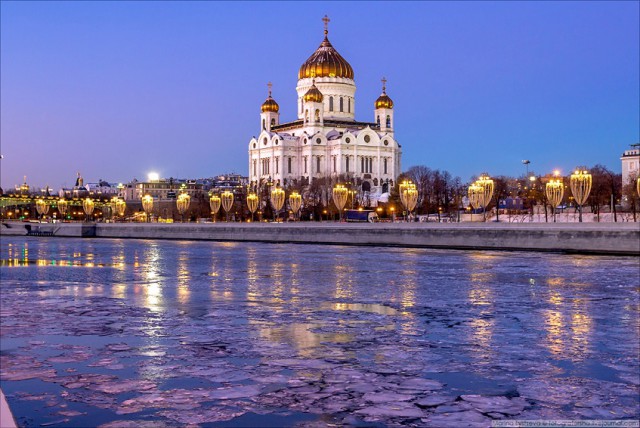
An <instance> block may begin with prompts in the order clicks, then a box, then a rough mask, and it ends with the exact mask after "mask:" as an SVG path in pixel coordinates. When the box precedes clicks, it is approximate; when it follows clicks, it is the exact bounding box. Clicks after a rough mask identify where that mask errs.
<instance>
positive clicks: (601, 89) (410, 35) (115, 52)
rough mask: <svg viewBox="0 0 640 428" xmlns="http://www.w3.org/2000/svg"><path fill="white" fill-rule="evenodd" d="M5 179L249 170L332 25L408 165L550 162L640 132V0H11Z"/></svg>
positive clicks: (118, 178)
mask: <svg viewBox="0 0 640 428" xmlns="http://www.w3.org/2000/svg"><path fill="white" fill-rule="evenodd" d="M0 8H1V21H0V24H1V27H0V31H1V34H0V36H1V45H0V48H1V51H0V55H1V69H0V72H1V75H0V78H1V87H0V89H1V92H0V108H1V114H0V120H1V122H0V125H1V126H0V138H1V140H0V143H1V145H0V150H1V152H2V155H3V157H4V158H3V159H2V160H1V161H0V162H1V164H0V166H1V175H0V176H1V181H0V185H1V186H2V187H3V188H4V189H8V188H12V187H13V186H14V185H16V184H19V183H21V182H22V177H23V176H24V175H26V176H27V181H28V183H29V184H30V185H32V186H35V187H40V186H45V185H49V186H51V187H52V188H53V189H58V188H59V187H61V186H72V185H73V183H74V180H75V175H76V172H78V171H79V172H81V174H82V175H83V177H84V179H85V182H94V181H97V180H98V179H104V180H108V181H111V182H127V181H130V180H131V179H133V178H137V179H139V180H140V179H145V178H146V175H147V173H148V172H150V171H156V172H158V173H159V174H160V176H162V177H177V178H202V177H210V176H213V175H217V174H222V173H227V172H237V173H240V174H243V175H246V174H247V173H248V170H247V162H248V161H247V150H248V143H249V139H250V138H251V137H252V136H254V135H257V134H258V133H259V127H260V123H259V113H260V104H261V103H262V102H263V101H264V100H265V98H266V96H267V86H266V84H267V82H269V81H271V82H273V96H274V98H275V99H276V101H277V102H278V103H279V104H280V113H281V116H280V120H281V122H285V121H289V120H293V119H294V118H295V117H296V110H295V109H296V104H295V103H296V93H295V86H296V81H297V72H298V68H299V67H300V65H301V64H302V63H303V62H304V61H305V60H306V59H307V58H308V57H309V56H310V55H311V54H312V53H313V51H314V50H315V49H316V48H317V47H318V45H319V44H320V42H321V41H322V38H323V34H322V31H323V23H322V21H321V19H322V17H323V16H324V15H325V14H327V15H329V17H330V19H331V23H330V24H329V39H330V40H331V42H332V44H333V45H334V47H335V48H336V49H337V50H338V52H340V54H341V55H342V56H343V57H344V58H345V59H347V61H349V63H350V64H351V65H352V67H353V69H354V72H355V81H356V85H357V91H356V100H357V105H356V108H357V109H356V118H357V119H358V120H361V121H373V102H374V100H375V99H376V98H377V96H378V95H379V94H380V91H381V83H380V78H381V77H382V76H386V78H387V79H388V83H387V93H388V94H389V96H390V97H391V98H392V99H393V100H394V103H395V107H394V108H395V128H396V139H397V140H398V141H399V142H400V144H401V145H402V149H403V158H402V166H403V169H407V168H408V167H410V166H412V165H426V166H428V167H430V168H434V169H435V168H438V169H446V170H449V171H450V172H451V173H452V174H454V175H457V176H460V177H461V178H462V179H463V180H468V179H469V178H470V177H471V176H472V175H477V174H478V173H480V172H483V171H486V172H488V173H490V174H492V175H502V174H505V175H521V174H523V173H524V172H525V167H524V166H523V165H522V163H521V161H522V160H523V159H528V160H530V161H531V164H530V166H529V168H530V170H533V171H535V172H536V173H538V174H546V173H548V172H550V171H552V170H553V169H555V168H560V169H561V170H562V171H563V172H565V173H566V172H569V171H570V170H571V169H572V168H574V167H575V166H577V165H586V166H593V165H594V164H597V163H600V164H604V165H606V166H607V167H609V168H611V169H613V170H614V171H617V172H619V171H620V160H619V158H620V155H621V154H622V152H623V151H624V150H626V149H628V148H629V145H630V144H635V143H638V142H639V141H640V125H639V117H640V46H639V44H640V42H639V40H640V30H639V18H638V17H639V16H640V10H639V3H638V2H636V1H622V2H615V1H608V2H593V1H589V2H578V1H571V2H495V3H493V2H486V3H481V2H406V3H403V2H394V3H390V2H326V3H325V2H304V3H296V2H282V3H278V2H233V3H224V2H111V1H107V2H94V1H90V2H7V1H3V2H1V3H0Z"/></svg>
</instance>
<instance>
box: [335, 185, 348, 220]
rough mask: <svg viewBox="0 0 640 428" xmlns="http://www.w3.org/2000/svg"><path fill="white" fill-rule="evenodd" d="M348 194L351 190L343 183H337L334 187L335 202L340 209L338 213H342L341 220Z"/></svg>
mask: <svg viewBox="0 0 640 428" xmlns="http://www.w3.org/2000/svg"><path fill="white" fill-rule="evenodd" d="M348 195H349V190H348V189H347V188H346V187H344V186H343V185H342V184H336V187H334V188H333V203H334V204H336V208H337V209H338V213H339V214H340V216H339V218H340V221H342V209H343V208H344V205H345V204H346V203H347V196H348Z"/></svg>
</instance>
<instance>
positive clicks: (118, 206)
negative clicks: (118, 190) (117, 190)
mask: <svg viewBox="0 0 640 428" xmlns="http://www.w3.org/2000/svg"><path fill="white" fill-rule="evenodd" d="M126 209H127V203H126V202H125V201H124V200H123V199H120V198H115V207H114V211H115V214H116V216H117V217H122V218H123V219H124V213H125V211H126Z"/></svg>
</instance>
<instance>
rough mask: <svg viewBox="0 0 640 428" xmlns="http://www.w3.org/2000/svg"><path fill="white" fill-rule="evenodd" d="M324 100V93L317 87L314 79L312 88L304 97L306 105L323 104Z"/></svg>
mask: <svg viewBox="0 0 640 428" xmlns="http://www.w3.org/2000/svg"><path fill="white" fill-rule="evenodd" d="M322 98H323V96H322V92H320V90H319V89H318V88H317V87H316V82H315V79H314V81H313V83H312V84H311V87H310V88H309V90H308V91H307V92H305V94H304V95H303V96H302V99H303V100H304V102H306V103H309V102H311V103H321V102H322Z"/></svg>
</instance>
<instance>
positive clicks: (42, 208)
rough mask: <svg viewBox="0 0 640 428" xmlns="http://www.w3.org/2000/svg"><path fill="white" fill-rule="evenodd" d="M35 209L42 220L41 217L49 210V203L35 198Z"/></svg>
mask: <svg viewBox="0 0 640 428" xmlns="http://www.w3.org/2000/svg"><path fill="white" fill-rule="evenodd" d="M36 211H38V215H39V216H40V221H42V217H44V216H46V215H47V213H48V212H49V204H47V203H46V202H45V200H44V199H38V200H36Z"/></svg>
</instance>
